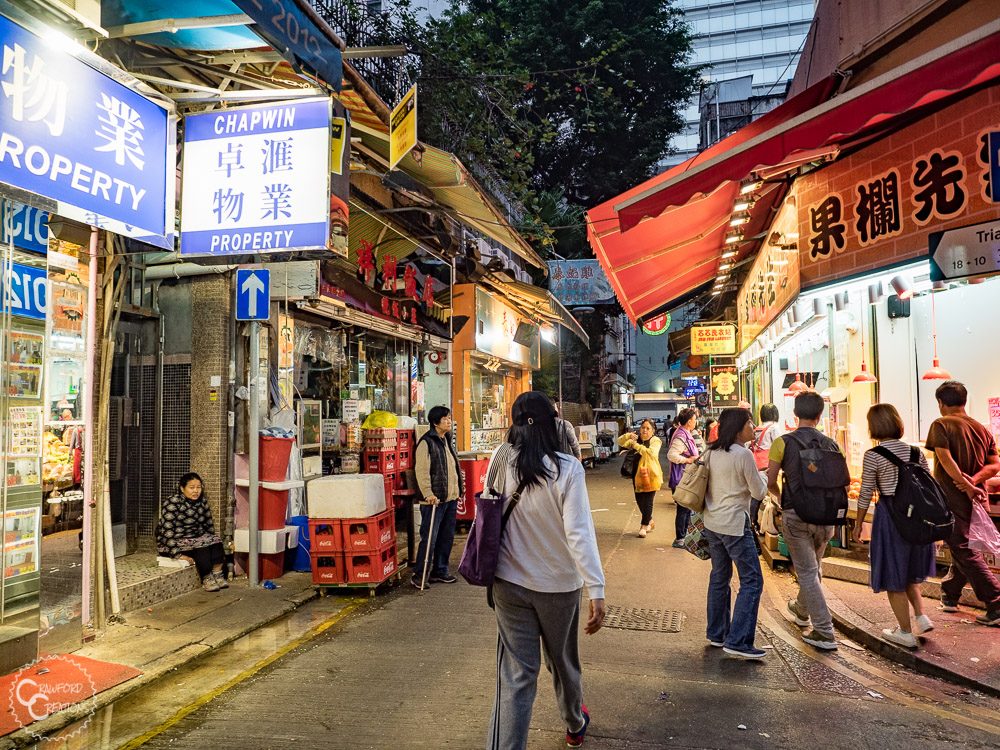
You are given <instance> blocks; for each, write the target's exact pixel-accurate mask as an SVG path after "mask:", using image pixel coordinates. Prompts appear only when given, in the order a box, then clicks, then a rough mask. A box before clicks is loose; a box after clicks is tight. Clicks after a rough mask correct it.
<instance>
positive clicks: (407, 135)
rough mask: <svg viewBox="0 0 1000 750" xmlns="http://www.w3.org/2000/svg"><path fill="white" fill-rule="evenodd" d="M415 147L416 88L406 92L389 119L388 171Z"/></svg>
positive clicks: (414, 86)
mask: <svg viewBox="0 0 1000 750" xmlns="http://www.w3.org/2000/svg"><path fill="white" fill-rule="evenodd" d="M416 145H417V86H416V84H414V85H413V87H412V88H410V90H409V91H407V92H406V96H404V97H403V98H402V100H401V101H400V102H399V104H397V105H396V107H395V108H394V109H393V110H392V117H390V118H389V169H395V168H396V165H397V164H399V162H400V161H402V159H403V157H404V156H406V155H407V154H408V153H410V149H412V148H413V147H414V146H416Z"/></svg>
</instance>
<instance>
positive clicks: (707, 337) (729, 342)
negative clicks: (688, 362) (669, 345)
mask: <svg viewBox="0 0 1000 750" xmlns="http://www.w3.org/2000/svg"><path fill="white" fill-rule="evenodd" d="M691 354H693V355H701V356H705V355H706V354H711V355H726V354H736V326H734V325H733V324H732V323H724V324H722V325H715V326H694V327H693V328H692V329H691Z"/></svg>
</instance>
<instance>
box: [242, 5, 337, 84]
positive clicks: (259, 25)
mask: <svg viewBox="0 0 1000 750" xmlns="http://www.w3.org/2000/svg"><path fill="white" fill-rule="evenodd" d="M233 2H234V4H235V5H237V6H239V8H240V10H242V11H243V12H244V13H246V14H247V15H248V16H250V18H252V19H253V20H254V22H255V24H256V25H255V26H254V27H253V28H254V31H256V32H257V34H259V35H260V36H261V37H263V38H264V39H266V40H267V41H268V42H269V43H270V44H271V46H272V47H274V48H275V49H276V50H277V51H278V52H280V53H281V54H282V56H283V57H284V58H285V59H286V60H288V62H290V63H291V64H292V65H294V66H296V67H298V68H299V69H301V70H305V71H306V72H309V73H313V74H314V75H316V76H318V77H319V78H320V79H322V80H323V81H325V82H326V83H327V84H329V85H330V86H331V87H332V88H333V89H334V90H336V91H340V89H341V87H342V86H343V83H344V62H343V56H342V55H341V53H340V49H339V48H338V47H337V46H336V45H335V44H334V43H333V40H332V39H331V38H330V37H329V36H327V35H326V34H325V33H323V31H322V30H321V29H320V27H319V24H317V23H316V21H315V20H313V19H314V18H316V17H317V16H316V12H315V11H313V10H312V9H311V8H310V11H312V12H311V13H307V12H306V11H305V10H304V9H303V8H302V7H301V4H300V3H298V2H296V0H233Z"/></svg>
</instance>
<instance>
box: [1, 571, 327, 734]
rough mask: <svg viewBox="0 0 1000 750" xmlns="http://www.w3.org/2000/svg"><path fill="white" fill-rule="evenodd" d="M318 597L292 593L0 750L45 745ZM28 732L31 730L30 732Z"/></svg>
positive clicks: (37, 726)
mask: <svg viewBox="0 0 1000 750" xmlns="http://www.w3.org/2000/svg"><path fill="white" fill-rule="evenodd" d="M319 595H320V594H319V590H318V589H316V588H315V587H310V588H307V589H304V590H303V591H301V592H299V593H297V594H292V595H291V596H289V597H288V598H287V599H285V600H284V601H285V606H283V607H282V608H281V609H280V610H279V611H277V612H276V613H275V614H274V616H273V617H268V618H267V619H264V620H261V621H259V622H253V623H249V624H247V625H244V626H243V627H241V628H239V629H238V630H235V631H233V632H232V633H231V634H229V635H227V636H226V637H224V638H222V639H221V640H219V641H218V642H217V643H214V644H212V645H211V646H209V645H205V644H187V645H185V646H183V647H181V648H180V649H178V650H177V651H175V652H174V654H171V655H168V656H167V657H161V659H160V661H161V664H159V665H158V666H157V667H154V668H153V669H151V670H147V671H144V672H143V673H142V674H141V675H139V676H138V677H135V678H133V679H131V680H128V681H126V682H123V683H121V684H120V685H115V686H114V687H111V688H108V689H107V690H104V691H102V692H100V693H98V694H97V695H95V696H94V699H93V703H88V705H87V708H86V709H85V710H81V709H80V704H76V705H73V706H69V707H67V708H65V709H64V710H62V711H60V712H59V713H57V714H54V715H53V716H51V717H49V718H47V719H45V720H43V721H40V722H35V723H34V724H30V725H29V726H28V727H26V728H24V729H19V730H18V731H16V732H12V733H11V734H8V735H6V736H5V737H0V750H9V749H12V748H21V747H29V746H33V745H36V744H38V743H39V742H45V741H46V739H47V738H48V737H49V736H50V735H52V734H55V733H56V732H58V731H59V730H61V729H64V728H66V727H67V726H69V725H70V724H72V723H73V722H76V721H79V720H81V719H84V718H86V717H87V716H89V715H93V714H96V713H97V712H98V711H100V710H101V709H102V708H105V707H106V706H108V705H110V704H112V703H114V702H116V701H119V700H121V699H122V698H124V697H125V696H127V695H128V694H129V693H132V692H135V691H136V690H140V689H142V688H145V687H148V686H149V685H151V684H152V683H154V682H156V681H157V680H159V679H161V678H163V677H165V676H167V675H169V674H170V673H171V672H174V671H175V670H177V669H179V668H180V667H183V666H186V665H188V664H191V663H192V662H194V661H196V660H197V659H200V658H201V657H202V656H204V655H205V654H207V653H210V652H212V651H214V650H216V649H218V648H221V647H222V646H226V645H228V644H230V643H232V642H233V641H236V640H239V639H240V638H242V637H243V636H245V635H248V634H250V633H252V632H254V631H255V630H259V629H260V628H263V627H265V626H267V625H270V624H272V623H274V622H277V621H278V620H280V619H281V618H282V617H285V616H287V615H288V614H290V613H292V612H294V611H295V610H297V609H299V608H300V607H302V606H303V605H304V604H306V603H308V602H310V601H312V600H314V599H318V598H319ZM198 646H201V648H198V650H197V651H195V650H194V648H197V647H198ZM193 647H194V648H193ZM177 654H183V655H184V656H182V657H181V658H178V659H177V660H172V659H169V656H173V655H177ZM168 659H169V660H168ZM74 709H76V710H74ZM29 729H30V730H31V732H30V733H29V731H28V730H29ZM35 735H38V736H41V738H42V739H41V740H39V739H38V738H37V737H36V736H35Z"/></svg>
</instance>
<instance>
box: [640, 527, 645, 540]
mask: <svg viewBox="0 0 1000 750" xmlns="http://www.w3.org/2000/svg"><path fill="white" fill-rule="evenodd" d="M639 538H640V539H645V538H646V527H645V526H640V527H639Z"/></svg>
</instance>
